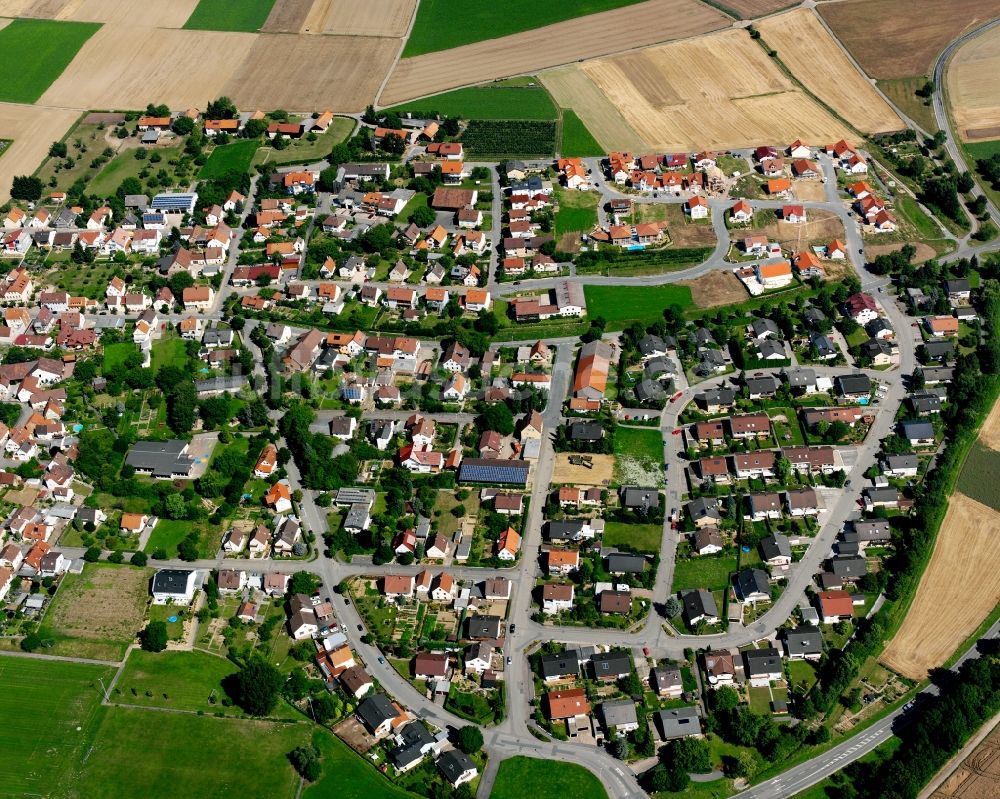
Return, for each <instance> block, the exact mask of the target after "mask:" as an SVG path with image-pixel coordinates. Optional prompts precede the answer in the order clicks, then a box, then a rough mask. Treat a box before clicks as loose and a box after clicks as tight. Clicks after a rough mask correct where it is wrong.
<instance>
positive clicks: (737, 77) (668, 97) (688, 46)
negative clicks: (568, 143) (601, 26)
mask: <svg viewBox="0 0 1000 799" xmlns="http://www.w3.org/2000/svg"><path fill="white" fill-rule="evenodd" d="M577 68H578V69H580V70H582V71H583V72H584V73H585V74H586V75H587V77H588V78H590V80H591V81H593V83H594V84H596V85H597V87H598V88H599V89H600V90H601V91H602V92H603V93H604V94H605V95H606V97H607V99H608V101H610V103H611V105H613V106H614V107H615V108H616V109H617V112H618V113H619V114H620V115H621V117H622V118H623V119H624V121H625V122H626V123H627V124H628V125H629V126H630V127H631V128H632V129H633V130H635V131H636V133H637V134H638V135H639V137H640V138H641V139H642V141H643V142H644V143H645V146H646V148H648V149H657V150H675V149H676V150H697V149H699V148H704V147H708V148H710V149H715V150H719V149H729V148H735V147H747V146H752V145H754V144H755V143H757V142H761V141H777V142H781V141H787V140H789V139H790V138H791V139H794V138H795V137H796V136H801V137H802V138H804V139H808V140H811V141H836V140H837V139H838V138H841V137H844V136H849V135H850V133H849V131H848V130H847V128H846V126H844V125H843V124H842V123H840V122H838V121H837V120H836V119H835V118H834V117H833V116H832V115H831V114H830V113H828V112H827V111H826V110H825V109H823V108H821V107H820V106H819V105H818V104H817V103H816V102H814V101H813V100H812V99H811V98H809V97H808V96H807V95H806V94H805V93H804V92H803V91H802V90H801V89H798V88H797V87H796V86H795V85H794V84H793V83H792V82H791V80H790V79H789V78H788V77H787V76H786V75H785V74H784V73H783V72H781V70H780V69H779V68H778V67H777V65H775V63H774V62H773V61H772V60H771V59H770V58H768V57H767V53H765V52H764V49H763V48H762V47H760V46H759V45H758V44H757V43H756V42H754V41H753V40H752V39H751V38H750V37H749V36H748V35H747V34H746V32H745V31H741V30H729V31H722V32H718V33H713V34H711V35H709V36H701V37H698V38H695V39H686V40H684V41H679V42H672V43H670V44H664V45H660V46H658V47H650V48H646V49H644V50H636V51H632V52H629V53H624V54H622V55H618V56H612V57H610V58H601V59H597V60H594V61H586V62H584V63H583V64H580V65H579V66H578V67H577ZM695 74H696V75H698V76H699V77H698V80H697V81H693V80H691V75H695ZM555 95H556V100H557V101H558V102H559V103H560V104H561V105H564V106H565V105H570V106H571V107H572V108H573V110H575V111H576V112H577V114H579V115H580V118H581V119H582V120H583V121H584V123H586V124H587V125H588V127H589V126H591V111H590V109H589V108H588V107H587V106H584V105H582V104H577V103H569V104H567V102H566V100H565V98H564V97H563V96H562V93H561V92H558V91H556V92H555ZM606 113H607V108H606V106H605V105H604V104H603V103H602V104H601V106H600V107H599V108H598V109H596V114H595V117H597V118H599V116H600V115H603V114H606ZM592 129H596V125H595V126H594V128H592ZM598 138H601V136H600V135H599V134H598ZM602 143H604V144H607V143H608V142H605V141H603V139H602Z"/></svg>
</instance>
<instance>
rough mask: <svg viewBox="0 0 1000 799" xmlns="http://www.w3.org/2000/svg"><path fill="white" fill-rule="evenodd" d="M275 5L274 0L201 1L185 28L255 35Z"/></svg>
mask: <svg viewBox="0 0 1000 799" xmlns="http://www.w3.org/2000/svg"><path fill="white" fill-rule="evenodd" d="M273 5H274V0H200V2H199V3H198V5H197V6H196V7H195V10H194V11H193V12H192V13H191V16H190V17H188V21H187V22H185V23H184V27H185V28H187V29H188V30H201V31H245V32H247V33H253V32H254V31H258V30H260V27H261V25H263V24H264V22H265V21H266V20H267V16H268V14H270V13H271V6H273Z"/></svg>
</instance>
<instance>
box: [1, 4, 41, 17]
mask: <svg viewBox="0 0 1000 799" xmlns="http://www.w3.org/2000/svg"><path fill="white" fill-rule="evenodd" d="M33 4H34V0H0V17H27V16H30V14H29V13H28V11H29V9H30V8H31V6H32V5H33Z"/></svg>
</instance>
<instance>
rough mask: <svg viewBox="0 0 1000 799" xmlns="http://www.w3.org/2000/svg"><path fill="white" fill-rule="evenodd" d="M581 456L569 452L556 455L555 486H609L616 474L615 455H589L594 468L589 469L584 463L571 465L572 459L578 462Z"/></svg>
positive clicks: (553, 481) (553, 473)
mask: <svg viewBox="0 0 1000 799" xmlns="http://www.w3.org/2000/svg"><path fill="white" fill-rule="evenodd" d="M579 457H580V456H578V455H573V454H572V453H569V452H560V453H559V454H557V455H556V462H555V467H554V468H553V470H552V483H553V485H563V484H565V485H587V486H600V485H607V484H608V483H609V482H611V478H612V476H613V475H614V472H615V456H614V455H587V456H586V457H587V458H590V459H591V463H592V466H591V468H588V467H587V466H584V465H583V464H582V463H570V458H573V460H576V459H577V458H579Z"/></svg>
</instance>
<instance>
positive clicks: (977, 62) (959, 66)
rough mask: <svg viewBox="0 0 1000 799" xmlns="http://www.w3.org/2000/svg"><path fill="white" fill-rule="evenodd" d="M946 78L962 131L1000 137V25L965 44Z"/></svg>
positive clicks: (975, 135)
mask: <svg viewBox="0 0 1000 799" xmlns="http://www.w3.org/2000/svg"><path fill="white" fill-rule="evenodd" d="M945 80H946V83H947V84H948V86H947V89H948V92H947V97H948V102H949V103H950V104H951V113H952V116H953V117H954V120H955V128H956V131H957V132H958V134H959V135H960V136H961V137H962V138H963V139H965V140H966V141H975V140H976V139H996V138H1000V29H997V28H993V29H991V30H988V31H986V32H985V33H981V34H980V35H979V36H977V37H975V38H974V39H972V40H971V41H969V42H967V43H966V44H963V45H962V46H961V47H960V48H959V49H958V52H957V53H955V56H954V58H952V60H951V64H950V66H949V67H948V71H947V72H946V73H945Z"/></svg>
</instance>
